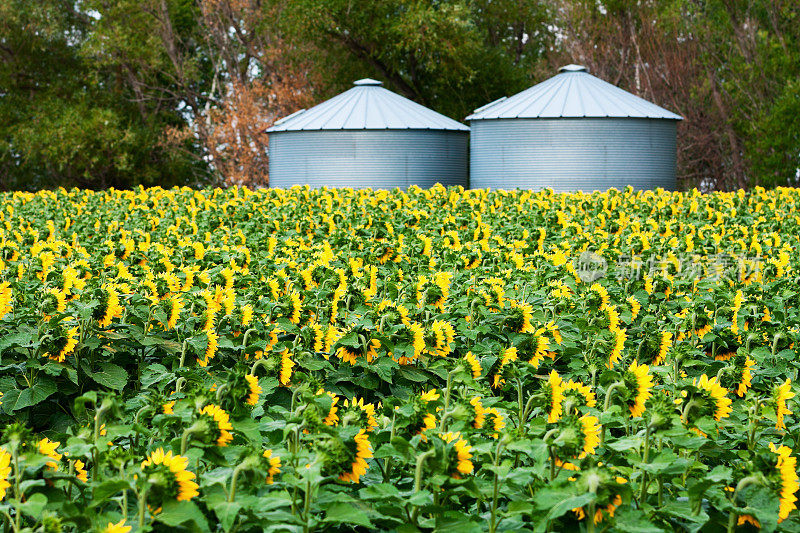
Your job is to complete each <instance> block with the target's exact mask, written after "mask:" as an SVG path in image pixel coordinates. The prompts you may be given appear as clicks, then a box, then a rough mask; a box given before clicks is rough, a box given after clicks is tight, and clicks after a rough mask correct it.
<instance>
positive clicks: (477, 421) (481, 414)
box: [469, 396, 486, 429]
mask: <svg viewBox="0 0 800 533" xmlns="http://www.w3.org/2000/svg"><path fill="white" fill-rule="evenodd" d="M469 403H470V405H472V408H473V409H474V410H475V418H474V419H473V420H472V427H474V428H475V429H481V428H482V427H483V422H484V420H485V419H486V410H485V409H484V408H483V404H482V403H481V397H480V396H475V397H474V398H472V399H471V400H470V401H469Z"/></svg>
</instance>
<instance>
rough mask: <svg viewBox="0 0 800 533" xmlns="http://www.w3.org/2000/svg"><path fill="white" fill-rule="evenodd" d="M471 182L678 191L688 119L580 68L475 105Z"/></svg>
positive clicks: (569, 188)
mask: <svg viewBox="0 0 800 533" xmlns="http://www.w3.org/2000/svg"><path fill="white" fill-rule="evenodd" d="M467 120H468V121H469V124H470V130H471V131H470V186H471V187H473V188H486V187H491V188H499V189H514V188H517V187H519V188H522V189H540V188H544V187H550V188H552V189H553V190H555V191H579V190H580V191H585V192H590V191H593V190H606V189H609V188H611V187H616V188H617V189H622V188H624V187H625V186H627V185H631V186H632V187H633V188H634V189H653V188H656V187H663V188H664V189H668V190H674V189H675V188H676V182H675V158H676V149H675V142H676V126H677V122H678V121H679V120H682V118H681V117H680V116H679V115H676V114H675V113H671V112H670V111H667V110H666V109H663V108H661V107H658V106H657V105H655V104H652V103H650V102H648V101H646V100H643V99H641V98H639V97H638V96H634V95H632V94H630V93H628V92H626V91H623V90H622V89H620V88H618V87H615V86H613V85H611V84H610V83H606V82H604V81H603V80H600V79H598V78H596V77H594V76H592V75H590V74H589V73H588V72H587V71H586V69H585V68H584V67H582V66H579V65H568V66H566V67H561V68H560V69H559V74H558V75H556V76H554V77H552V78H550V79H549V80H547V81H544V82H542V83H540V84H538V85H534V86H533V87H531V88H530V89H527V90H525V91H523V92H521V93H519V94H516V95H514V96H512V97H510V98H501V99H500V100H496V101H494V102H492V103H490V104H488V105H486V106H483V107H481V108H479V109H476V110H475V111H474V112H473V114H472V115H470V116H468V117H467Z"/></svg>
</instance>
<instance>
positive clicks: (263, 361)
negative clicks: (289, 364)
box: [250, 358, 269, 376]
mask: <svg viewBox="0 0 800 533" xmlns="http://www.w3.org/2000/svg"><path fill="white" fill-rule="evenodd" d="M260 366H263V367H264V368H269V366H268V363H267V359H266V358H262V359H256V361H255V362H254V363H253V366H251V367H250V375H251V376H255V375H256V370H258V367H260Z"/></svg>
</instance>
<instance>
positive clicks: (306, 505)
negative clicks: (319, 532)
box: [303, 479, 311, 533]
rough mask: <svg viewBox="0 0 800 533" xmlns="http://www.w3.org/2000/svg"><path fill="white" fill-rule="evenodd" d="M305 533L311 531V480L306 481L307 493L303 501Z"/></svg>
mask: <svg viewBox="0 0 800 533" xmlns="http://www.w3.org/2000/svg"><path fill="white" fill-rule="evenodd" d="M303 520H304V521H305V523H304V524H303V532H304V533H308V532H309V531H311V480H310V479H309V480H307V481H306V493H305V498H304V501H303Z"/></svg>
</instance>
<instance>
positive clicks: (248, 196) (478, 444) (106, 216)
mask: <svg viewBox="0 0 800 533" xmlns="http://www.w3.org/2000/svg"><path fill="white" fill-rule="evenodd" d="M798 249H800V191H798V190H792V189H777V190H771V191H765V190H763V189H756V190H753V191H751V192H747V193H745V192H738V193H714V194H710V195H703V194H700V193H698V192H697V191H692V192H687V193H672V192H665V191H662V190H658V191H651V192H634V191H632V190H630V189H627V190H624V191H618V190H613V189H612V190H611V191H609V192H606V193H594V194H581V193H576V194H554V193H552V192H551V191H547V190H545V191H541V192H529V191H515V192H504V191H493V192H489V191H485V190H463V189H461V188H449V189H446V188H443V187H440V186H437V187H434V188H433V189H431V190H422V189H419V188H414V187H412V188H410V189H409V190H407V191H400V190H395V191H371V190H358V191H354V190H346V189H321V190H309V189H307V188H299V187H296V188H292V189H288V190H278V189H263V190H257V191H252V190H247V189H242V188H232V189H226V190H221V189H207V190H193V189H188V188H184V189H172V190H163V189H159V188H155V189H141V188H140V189H136V190H132V191H117V190H110V191H105V192H93V191H85V190H77V189H73V190H71V191H66V190H64V189H60V190H57V191H47V192H40V193H35V194H34V193H22V192H18V193H8V194H3V195H0V392H2V397H0V401H2V404H1V405H0V420H1V421H2V428H3V430H2V436H1V437H0V514H1V516H0V521H2V522H3V527H4V529H3V531H5V532H14V533H22V532H23V531H29V532H48V533H51V532H59V531H65V532H84V531H95V532H99V531H102V532H109V533H110V532H113V533H127V532H129V531H134V532H138V531H172V532H178V531H201V532H207V531H224V532H256V531H258V532H260V531H303V532H309V531H351V530H360V531H365V530H394V531H432V530H436V531H452V530H457V531H459V532H464V533H466V532H468V531H489V532H495V531H509V530H513V531H541V532H544V531H589V532H591V531H597V532H599V531H626V532H658V531H690V532H699V531H755V530H757V529H761V530H764V531H776V530H779V531H800V513H798V511H797V505H796V503H797V498H798V496H797V491H798V489H800V481H799V480H798V474H797V453H798V451H800V450H798V448H799V447H800V443H798V439H800V421H798V417H797V416H796V415H795V414H794V412H795V411H797V409H798V407H797V405H796V400H797V397H796V394H797V391H796V389H797V387H796V383H795V382H796V380H797V371H798V367H800V362H799V361H798V350H800V254H798Z"/></svg>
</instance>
